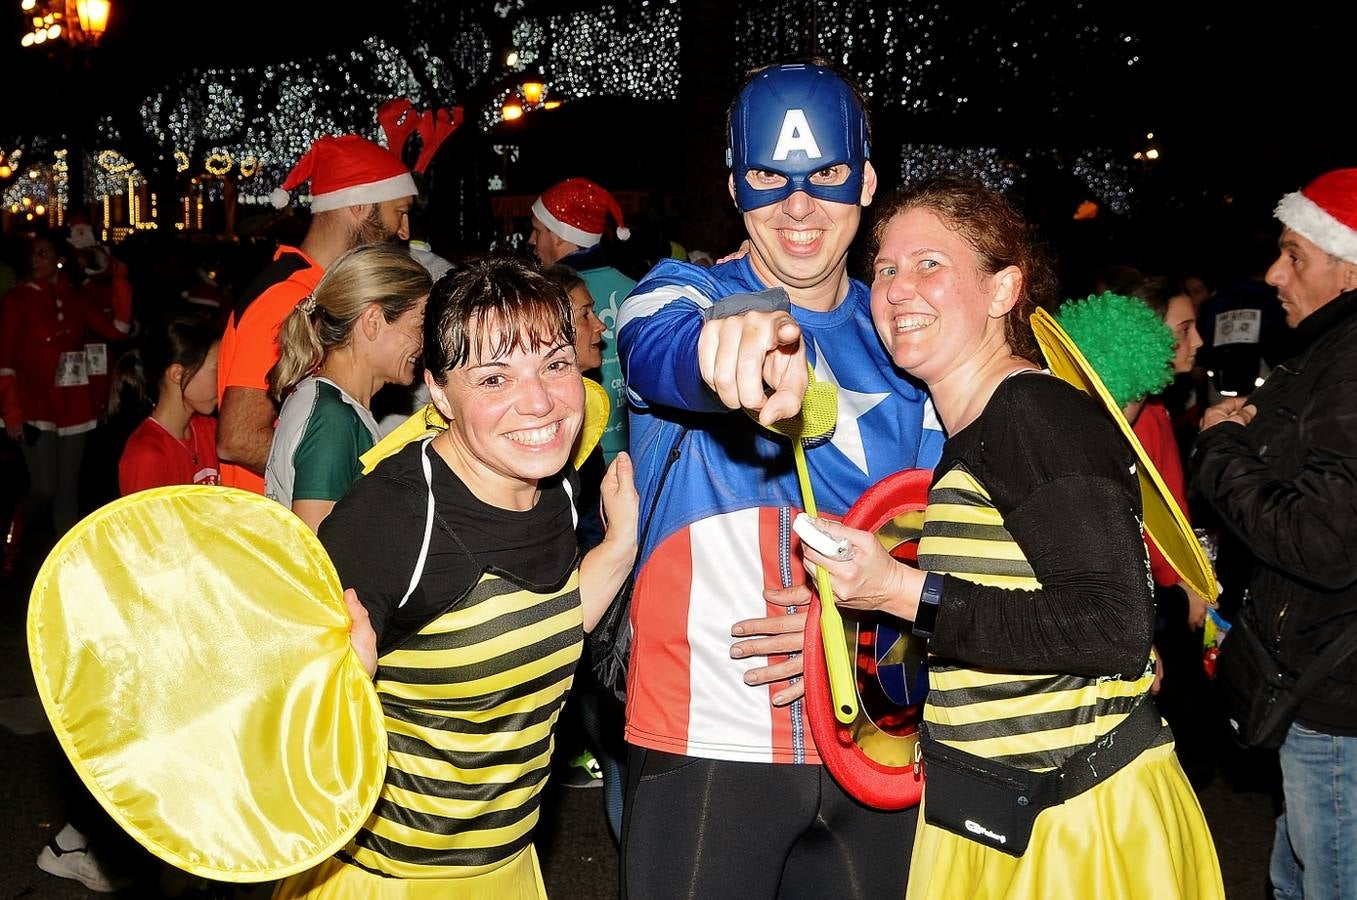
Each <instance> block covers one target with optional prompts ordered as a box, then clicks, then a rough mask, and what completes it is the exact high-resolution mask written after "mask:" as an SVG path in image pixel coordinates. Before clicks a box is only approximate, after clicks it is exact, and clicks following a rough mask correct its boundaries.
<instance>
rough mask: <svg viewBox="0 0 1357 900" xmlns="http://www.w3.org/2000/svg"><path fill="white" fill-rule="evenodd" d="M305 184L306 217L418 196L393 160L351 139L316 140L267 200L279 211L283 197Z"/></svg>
mask: <svg viewBox="0 0 1357 900" xmlns="http://www.w3.org/2000/svg"><path fill="white" fill-rule="evenodd" d="M306 181H310V182H311V211H312V212H326V211H328V210H332V209H342V208H344V207H345V206H363V205H366V204H369V203H381V202H382V201H384V200H399V199H400V198H401V197H413V196H415V195H416V194H418V193H419V188H417V187H416V186H415V179H414V178H413V177H411V175H410V170H409V169H407V168H406V167H405V163H403V162H401V160H400V157H399V156H397V155H396V154H394V153H392V152H391V151H390V150H387V149H386V148H385V147H382V146H380V145H378V144H374V143H373V142H372V141H370V140H368V139H367V138H362V137H359V136H358V135H356V134H343V135H340V136H339V137H334V136H332V135H328V134H325V135H321V136H320V137H318V138H316V141H315V143H313V144H312V145H311V149H310V150H308V151H306V155H305V156H303V157H302V158H301V159H300V160H299V161H298V162H297V165H296V166H294V167H293V169H292V171H291V172H290V173H289V174H288V176H287V180H286V181H284V182H283V186H282V187H281V188H278V189H277V190H275V191H274V192H273V193H272V194H270V195H269V200H271V201H272V202H273V205H274V206H275V207H277V208H278V209H282V208H283V207H284V206H287V203H288V200H290V199H291V195H290V194H289V193H288V192H289V191H295V190H296V189H297V188H298V187H299V186H300V185H301V184H302V183H303V182H306Z"/></svg>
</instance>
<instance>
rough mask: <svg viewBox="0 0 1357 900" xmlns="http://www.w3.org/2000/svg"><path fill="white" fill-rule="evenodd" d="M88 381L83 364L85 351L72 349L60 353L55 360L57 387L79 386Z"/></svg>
mask: <svg viewBox="0 0 1357 900" xmlns="http://www.w3.org/2000/svg"><path fill="white" fill-rule="evenodd" d="M89 383H90V376H89V370H88V369H87V368H86V365H85V351H84V350H74V351H71V352H69V353H63V354H61V357H60V358H59V359H58V360H57V387H80V386H81V385H84V384H89Z"/></svg>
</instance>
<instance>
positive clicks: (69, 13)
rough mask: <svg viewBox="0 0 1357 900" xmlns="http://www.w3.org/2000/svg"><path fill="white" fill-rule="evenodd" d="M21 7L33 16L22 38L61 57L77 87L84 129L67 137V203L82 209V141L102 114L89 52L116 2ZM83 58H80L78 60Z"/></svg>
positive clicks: (77, 0)
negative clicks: (93, 94) (94, 100)
mask: <svg viewBox="0 0 1357 900" xmlns="http://www.w3.org/2000/svg"><path fill="white" fill-rule="evenodd" d="M19 8H20V9H21V10H22V11H23V13H24V15H26V16H28V17H29V20H30V22H31V23H32V26H33V30H32V31H30V32H29V33H27V34H25V35H24V36H23V37H22V38H20V40H19V43H20V45H22V46H24V47H34V48H38V47H42V48H45V49H47V50H48V52H49V53H50V54H51V55H52V56H53V57H56V58H59V59H60V61H61V63H62V67H63V68H64V69H65V73H66V75H67V83H68V84H70V85H72V87H73V91H72V105H73V107H74V109H73V110H72V112H73V116H72V121H73V122H74V123H75V124H74V127H75V128H76V129H78V130H77V131H75V132H74V133H73V134H71V135H68V136H67V153H66V159H65V166H66V192H67V203H68V204H69V205H71V206H73V207H75V208H76V209H84V206H85V155H84V147H83V143H84V142H83V140H81V138H82V137H83V136H84V135H85V134H88V133H90V131H91V128H90V126H91V124H92V122H93V118H94V114H95V112H96V108H95V105H94V104H93V103H91V102H90V96H89V94H90V89H92V88H93V87H94V86H95V81H94V79H93V78H90V77H82V76H88V73H89V68H90V59H89V53H90V52H91V51H93V50H94V48H95V47H97V46H98V44H99V41H100V40H101V39H102V38H103V36H104V32H105V30H107V28H108V18H109V14H110V13H111V12H112V3H111V2H110V0H19ZM77 57H78V58H77Z"/></svg>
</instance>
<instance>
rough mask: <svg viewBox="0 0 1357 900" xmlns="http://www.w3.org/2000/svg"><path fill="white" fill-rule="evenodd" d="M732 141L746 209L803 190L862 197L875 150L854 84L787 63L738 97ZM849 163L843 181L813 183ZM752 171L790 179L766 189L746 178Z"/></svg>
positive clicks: (739, 199)
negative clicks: (818, 174) (817, 176)
mask: <svg viewBox="0 0 1357 900" xmlns="http://www.w3.org/2000/svg"><path fill="white" fill-rule="evenodd" d="M729 140H730V144H729V146H728V147H727V148H726V165H728V166H729V167H730V170H731V175H732V176H733V177H734V180H735V205H736V206H738V207H739V208H740V211H741V212H749V211H750V210H753V209H759V208H760V207H764V206H768V205H770V204H773V203H780V202H781V201H783V200H785V199H786V198H787V197H790V196H791V195H792V194H794V193H795V192H797V191H805V192H806V193H807V194H809V195H810V196H812V197H815V198H816V199H818V200H826V201H829V202H831V203H852V204H857V203H858V202H859V201H860V200H861V197H862V178H863V172H864V169H865V166H866V162H867V159H868V158H869V157H870V155H871V153H870V149H869V148H868V146H867V117H866V114H865V113H864V112H863V109H862V105H861V104H860V103H859V102H858V98H857V96H856V95H855V94H854V93H853V90H852V88H850V87H849V86H848V85H847V84H845V83H844V81H843V80H842V79H841V78H839V77H838V76H837V75H835V74H834V73H833V72H831V71H829V70H828V69H825V68H822V67H820V66H813V65H804V64H798V65H787V66H777V67H775V68H771V69H767V70H765V71H763V72H760V73H759V74H758V75H756V76H754V79H753V80H752V81H750V83H749V84H748V85H746V86H745V89H744V90H743V91H741V92H740V96H739V97H738V98H737V99H736V101H735V108H734V110H733V111H732V113H731V117H730V135H729ZM841 164H842V165H847V166H848V167H849V175H848V178H847V180H846V181H844V183H843V184H836V185H832V186H830V185H817V184H812V183H811V181H810V177H811V176H812V175H814V174H815V173H816V172H819V171H821V170H822V169H828V168H830V167H831V166H836V165H841ZM751 170H764V171H767V172H776V173H778V174H779V175H784V176H786V178H787V181H786V183H784V184H781V185H779V186H777V187H772V188H767V189H765V190H760V189H758V188H756V187H753V186H752V185H750V183H749V181H748V180H747V179H746V175H747V174H748V173H749V172H750V171H751Z"/></svg>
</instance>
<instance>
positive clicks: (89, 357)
mask: <svg viewBox="0 0 1357 900" xmlns="http://www.w3.org/2000/svg"><path fill="white" fill-rule="evenodd" d="M85 370H86V371H87V372H88V373H89V374H90V375H107V374H108V344H86V345H85Z"/></svg>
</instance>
